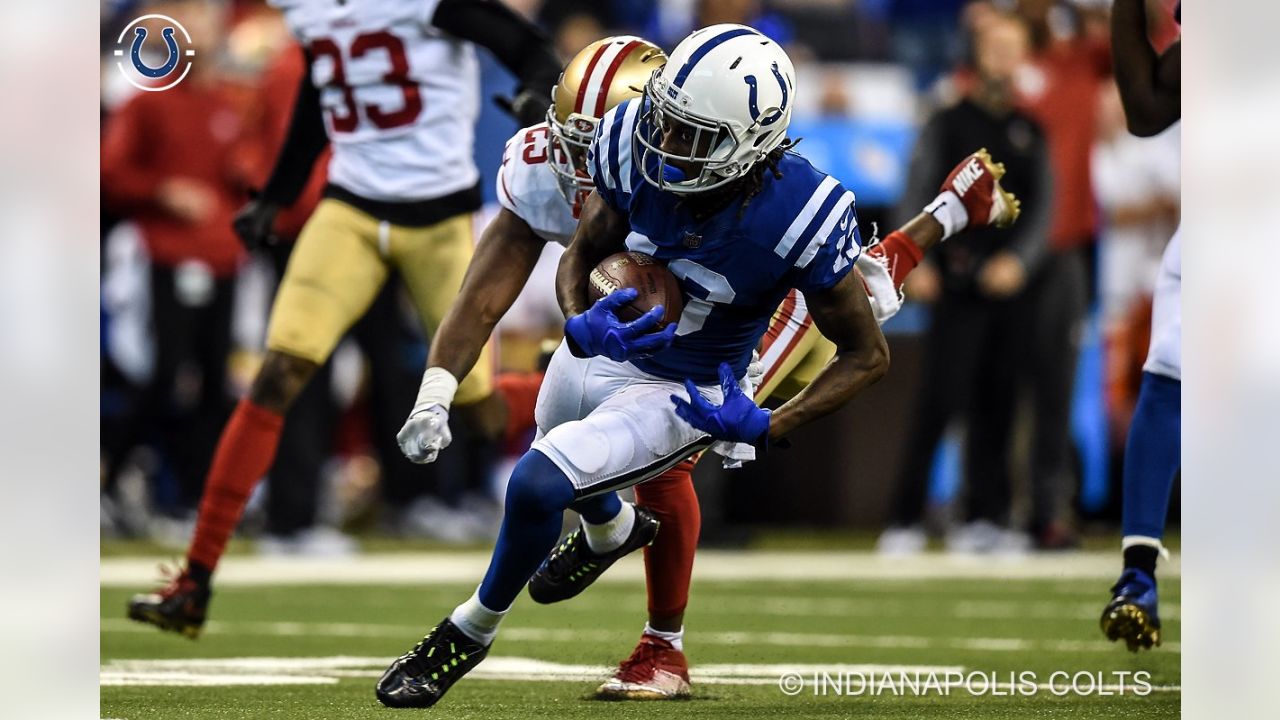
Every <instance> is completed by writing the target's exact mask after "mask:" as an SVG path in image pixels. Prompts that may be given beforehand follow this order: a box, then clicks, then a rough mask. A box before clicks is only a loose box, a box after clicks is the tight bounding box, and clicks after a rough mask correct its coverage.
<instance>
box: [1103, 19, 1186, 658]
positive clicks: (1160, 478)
mask: <svg viewBox="0 0 1280 720" xmlns="http://www.w3.org/2000/svg"><path fill="white" fill-rule="evenodd" d="M1181 12H1182V5H1181V3H1179V5H1178V7H1177V10H1175V18H1176V19H1177V20H1178V22H1179V23H1181V21H1182V15H1181ZM1111 51H1112V54H1113V56H1114V57H1115V69H1116V86H1117V87H1118V88H1119V89H1120V101H1121V102H1122V103H1123V104H1124V113H1125V118H1126V119H1127V120H1128V123H1129V130H1130V131H1131V132H1132V133H1133V134H1135V135H1138V136H1140V137H1150V136H1152V135H1157V134H1159V133H1162V132H1164V131H1165V130H1167V129H1168V128H1169V127H1170V126H1172V125H1173V124H1174V123H1177V122H1179V121H1180V120H1181V119H1182V41H1181V40H1180V39H1179V40H1178V41H1177V42H1175V43H1174V44H1173V45H1171V46H1170V47H1169V48H1168V49H1166V50H1165V51H1164V52H1163V53H1161V54H1156V51H1155V48H1153V47H1152V46H1151V41H1150V40H1148V39H1147V11H1146V7H1145V6H1144V4H1143V3H1142V2H1141V0H1119V2H1116V3H1115V6H1114V7H1113V8H1112V13H1111ZM1181 452H1182V228H1181V226H1179V227H1178V230H1177V231H1175V232H1174V234H1173V237H1172V238H1171V239H1170V240H1169V244H1168V245H1167V246H1166V247H1165V251H1164V258H1163V259H1162V260H1161V261H1160V275H1159V278H1158V279H1157V281H1156V289H1155V305H1154V307H1153V308H1152V318H1151V346H1150V348H1149V350H1148V352H1147V361H1146V363H1144V364H1143V366H1142V387H1141V389H1140V390H1139V391H1138V405H1137V407H1135V408H1134V411H1133V422H1132V423H1131V424H1130V425H1129V437H1128V439H1127V441H1126V442H1125V447H1124V503H1123V506H1122V511H1121V515H1122V525H1123V528H1122V532H1123V538H1122V539H1121V546H1120V547H1121V552H1122V554H1123V561H1124V570H1123V571H1122V572H1121V573H1120V579H1118V580H1116V582H1115V585H1112V586H1111V600H1110V601H1108V602H1107V605H1106V607H1104V608H1103V610H1102V618H1101V619H1100V620H1099V624H1100V626H1101V627H1102V632H1103V634H1104V635H1106V636H1107V638H1108V639H1110V640H1111V641H1113V642H1114V641H1116V640H1121V639H1123V640H1124V643H1125V647H1127V648H1128V649H1129V650H1131V651H1133V652H1137V651H1138V649H1139V648H1148V649H1150V648H1152V647H1154V646H1156V645H1159V644H1160V613H1159V608H1158V605H1159V601H1158V597H1157V593H1156V558H1157V557H1159V556H1161V555H1164V556H1165V557H1166V559H1167V557H1168V551H1167V550H1165V549H1164V543H1163V542H1162V540H1163V539H1164V522H1165V518H1166V517H1168V515H1169V495H1170V494H1171V493H1172V491H1173V482H1174V480H1175V479H1176V478H1177V477H1178V470H1179V468H1180V467H1181Z"/></svg>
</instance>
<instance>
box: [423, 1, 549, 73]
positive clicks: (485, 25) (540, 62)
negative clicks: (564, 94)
mask: <svg viewBox="0 0 1280 720" xmlns="http://www.w3.org/2000/svg"><path fill="white" fill-rule="evenodd" d="M431 24H432V25H434V26H435V27H437V28H439V29H441V30H443V31H445V32H447V33H449V34H450V35H454V36H456V37H459V38H462V39H463V40H469V41H471V42H473V43H475V44H477V45H480V46H481V47H484V48H487V49H488V50H489V52H491V53H493V55H494V57H496V58H498V62H500V63H502V64H503V65H504V66H506V68H507V69H508V70H510V71H511V72H512V73H514V74H515V76H516V77H517V78H519V79H520V87H521V89H533V90H536V91H538V92H545V93H547V94H550V92H551V86H553V85H555V84H556V81H557V80H558V79H559V78H560V60H559V59H558V58H556V54H555V51H553V50H552V48H551V41H550V40H549V39H548V38H547V36H546V34H545V33H543V32H542V31H541V30H539V29H538V28H537V26H535V25H534V24H533V23H530V22H529V21H528V20H525V19H524V18H522V17H520V16H519V15H517V14H516V13H515V12H514V11H513V10H512V9H511V8H509V7H507V6H506V5H503V4H502V3H500V2H497V0H440V2H439V4H438V5H437V6H436V8H435V12H434V13H433V14H432V16H431Z"/></svg>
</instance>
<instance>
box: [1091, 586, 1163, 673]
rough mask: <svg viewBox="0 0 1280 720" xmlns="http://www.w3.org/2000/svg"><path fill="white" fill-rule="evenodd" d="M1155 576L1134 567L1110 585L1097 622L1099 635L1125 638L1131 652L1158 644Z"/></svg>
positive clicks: (1158, 631) (1158, 617) (1158, 616)
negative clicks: (1106, 599)
mask: <svg viewBox="0 0 1280 720" xmlns="http://www.w3.org/2000/svg"><path fill="white" fill-rule="evenodd" d="M1157 605H1158V600H1157V598H1156V581H1155V578H1153V577H1151V576H1150V575H1148V574H1146V573H1145V572H1143V571H1141V570H1139V569H1137V568H1126V569H1125V571H1124V573H1122V574H1121V575H1120V579H1119V580H1117V581H1116V584H1115V585H1114V586H1112V588H1111V601H1110V602H1108V603H1107V606H1106V607H1105V608H1103V610H1102V618H1101V620H1099V621H1098V624H1099V626H1101V628H1102V634H1103V635H1106V636H1107V639H1108V640H1110V641H1112V642H1115V641H1117V640H1124V644H1125V646H1126V647H1128V648H1129V650H1130V651H1131V652H1138V650H1139V649H1140V648H1147V649H1148V650H1150V649H1151V648H1152V647H1158V646H1159V645H1160V615H1159V614H1158V612H1157Z"/></svg>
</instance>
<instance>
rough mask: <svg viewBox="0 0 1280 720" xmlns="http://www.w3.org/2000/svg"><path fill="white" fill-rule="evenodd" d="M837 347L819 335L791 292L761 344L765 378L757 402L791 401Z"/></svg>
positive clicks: (802, 303) (801, 301)
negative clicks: (770, 399) (769, 399)
mask: <svg viewBox="0 0 1280 720" xmlns="http://www.w3.org/2000/svg"><path fill="white" fill-rule="evenodd" d="M835 354H836V346H835V345H834V344H833V343H832V342H831V341H830V340H828V339H826V338H825V337H823V336H822V333H820V332H818V328H816V327H814V324H813V318H812V316H810V315H809V308H808V306H807V305H806V304H805V301H804V296H803V295H801V294H800V293H799V292H796V291H794V290H793V291H791V293H790V294H789V295H787V298H786V299H785V300H783V301H782V304H781V305H779V306H778V310H777V311H776V312H774V314H773V318H772V319H771V320H770V321H769V328H768V329H767V330H766V331H765V334H764V337H763V338H762V339H761V341H760V362H761V363H762V364H763V365H764V377H763V378H761V380H760V387H759V388H757V389H756V402H759V403H763V402H764V401H765V400H767V399H768V398H770V397H774V398H778V399H780V400H790V399H791V398H792V397H794V396H795V395H796V393H799V392H800V391H801V390H803V389H804V388H805V387H806V386H808V384H809V383H811V382H813V379H814V378H815V377H817V375H818V373H819V372H820V371H821V370H822V368H824V367H826V365H827V363H829V362H831V358H833V357H835Z"/></svg>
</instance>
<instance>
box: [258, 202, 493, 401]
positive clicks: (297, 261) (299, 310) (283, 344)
mask: <svg viewBox="0 0 1280 720" xmlns="http://www.w3.org/2000/svg"><path fill="white" fill-rule="evenodd" d="M472 242H473V241H472V235H471V215H470V214H469V213H463V214H460V215H455V216H453V217H451V218H449V219H447V220H443V221H441V222H439V223H436V224H435V225H428V226H426V227H404V226H401V225H393V224H391V223H388V222H386V221H381V220H378V219H377V218H375V217H373V216H371V215H368V214H367V213H364V212H362V211H360V210H357V209H356V208H354V207H352V206H351V205H348V204H347V203H344V202H342V201H341V200H336V199H333V198H326V199H324V200H322V201H320V204H319V205H318V206H317V207H316V210H315V212H314V213H312V215H311V219H309V220H308V221H307V224H306V226H304V227H303V228H302V233H301V235H299V237H298V241H297V244H296V245H295V247H294V248H293V253H292V254H291V255H290V256H289V264H288V266H287V267H286V269H285V273H284V279H283V280H281V282H280V289H279V291H277V293H276V298H275V304H274V305H273V306H272V308H271V321H270V323H269V325H268V327H267V349H269V350H275V351H277V352H282V353H286V354H288V355H293V356H296V357H300V358H303V359H306V360H310V361H312V362H314V363H316V364H322V363H324V361H325V360H327V359H328V358H329V355H330V354H331V353H332V352H333V349H334V347H335V346H336V345H337V344H338V341H339V340H340V339H341V338H342V336H343V335H344V334H346V332H347V330H348V329H350V328H351V326H352V324H354V323H355V321H356V320H358V319H359V318H360V317H361V316H363V315H364V314H365V312H366V311H368V309H369V305H370V304H372V303H373V299H374V298H375V297H376V296H377V294H378V292H379V291H380V290H381V289H382V286H383V284H384V283H386V281H387V277H388V275H389V273H390V272H391V270H392V269H395V270H396V271H398V272H399V273H400V276H401V277H402V278H403V279H404V283H405V286H406V287H407V288H408V289H409V294H410V295H411V296H412V299H413V304H414V305H415V306H416V307H417V310H418V318H419V320H420V321H421V322H422V326H423V329H424V331H425V332H426V333H427V335H428V336H432V335H434V334H435V331H436V328H437V327H439V325H440V320H441V319H442V318H443V317H444V314H445V311H446V310H448V309H449V305H450V304H451V303H452V302H453V300H454V298H455V297H457V295H458V290H459V288H461V287H462V276H463V274H464V273H465V272H466V270H467V264H468V263H470V262H471V252H472V247H473V245H472ZM492 373H493V369H492V363H491V360H490V357H489V348H488V347H487V346H486V347H485V349H484V351H483V352H482V353H481V355H480V359H479V361H478V362H476V366H475V368H474V369H473V370H472V371H471V373H470V374H469V375H467V377H466V378H463V379H462V380H461V382H460V383H459V385H458V394H457V396H456V398H455V400H456V402H458V403H459V404H466V403H470V402H475V401H477V400H480V399H482V398H484V397H486V396H488V395H489V394H490V392H491V391H492Z"/></svg>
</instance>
